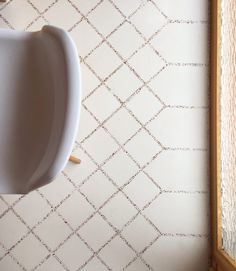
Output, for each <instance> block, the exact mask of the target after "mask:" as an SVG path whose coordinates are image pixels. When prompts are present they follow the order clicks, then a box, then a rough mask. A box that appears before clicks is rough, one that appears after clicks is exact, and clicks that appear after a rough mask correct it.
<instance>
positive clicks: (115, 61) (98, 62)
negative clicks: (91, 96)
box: [86, 43, 121, 79]
mask: <svg viewBox="0 0 236 271" xmlns="http://www.w3.org/2000/svg"><path fill="white" fill-rule="evenodd" d="M86 62H87V63H88V64H89V65H90V66H91V67H92V69H93V70H94V71H95V72H96V73H97V75H98V76H100V78H101V79H105V78H106V77H107V76H109V75H110V74H111V73H112V72H114V70H115V69H116V68H117V67H118V66H119V65H120V64H121V60H120V58H119V57H118V56H117V55H116V53H115V52H114V50H113V49H112V48H110V47H109V46H108V45H107V44H106V43H103V44H102V45H101V46H99V47H98V48H97V49H96V51H95V52H93V53H92V54H91V55H90V56H89V57H88V58H87V59H86Z"/></svg>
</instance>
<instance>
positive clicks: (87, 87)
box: [81, 62, 100, 98]
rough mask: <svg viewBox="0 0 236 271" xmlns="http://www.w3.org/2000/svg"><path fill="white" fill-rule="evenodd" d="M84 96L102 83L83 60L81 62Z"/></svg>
mask: <svg viewBox="0 0 236 271" xmlns="http://www.w3.org/2000/svg"><path fill="white" fill-rule="evenodd" d="M81 78H83V82H82V96H83V98H84V97H86V96H87V95H89V94H90V93H91V92H92V91H93V90H94V89H95V88H96V87H97V86H98V85H99V83H100V81H99V79H98V78H97V77H96V76H95V74H94V73H93V72H92V71H91V70H90V69H89V68H88V67H87V66H86V65H85V64H84V63H83V62H82V63H81Z"/></svg>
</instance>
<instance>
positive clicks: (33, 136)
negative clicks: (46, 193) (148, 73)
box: [0, 26, 80, 194]
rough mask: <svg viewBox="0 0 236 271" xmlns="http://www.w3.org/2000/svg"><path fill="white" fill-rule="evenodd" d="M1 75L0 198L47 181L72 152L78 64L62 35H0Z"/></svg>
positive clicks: (47, 30) (55, 31) (54, 31)
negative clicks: (2, 194)
mask: <svg viewBox="0 0 236 271" xmlns="http://www.w3.org/2000/svg"><path fill="white" fill-rule="evenodd" d="M0 71H1V72H0V82H1V85H0V193H15V194H16V193H27V192H29V191H31V190H32V189H35V188H38V187H40V186H42V185H45V184H47V183H49V182H50V181H52V180H53V178H54V177H55V176H56V175H57V174H58V173H59V172H60V171H61V170H62V169H63V168H64V166H65V164H66V162H67V161H68V158H69V155H70V153H71V151H72V144H73V142H74V139H75V134H76V128H77V123H78V119H79V108H80V106H79V104H80V70H79V58H78V56H77V50H76V47H75V45H74V43H73V41H72V39H71V38H70V37H69V35H68V34H67V33H66V31H64V30H62V29H59V28H56V27H52V26H45V27H43V28H42V30H41V31H38V32H32V33H30V32H23V31H16V30H5V29H0Z"/></svg>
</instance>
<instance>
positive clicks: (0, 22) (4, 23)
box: [0, 18, 10, 29]
mask: <svg viewBox="0 0 236 271" xmlns="http://www.w3.org/2000/svg"><path fill="white" fill-rule="evenodd" d="M0 27H1V28H6V29H9V28H10V27H9V26H8V25H7V23H6V22H5V21H4V20H3V18H0Z"/></svg>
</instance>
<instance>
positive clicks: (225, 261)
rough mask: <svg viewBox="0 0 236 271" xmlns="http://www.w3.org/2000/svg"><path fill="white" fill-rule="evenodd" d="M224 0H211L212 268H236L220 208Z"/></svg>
mask: <svg viewBox="0 0 236 271" xmlns="http://www.w3.org/2000/svg"><path fill="white" fill-rule="evenodd" d="M221 2H222V1H221V0H212V1H211V47H210V52H211V53H210V59H211V76H210V77H211V79H210V88H211V113H210V120H211V126H210V128H211V134H210V174H211V237H212V246H211V251H212V267H211V268H210V269H209V271H236V262H235V261H234V260H233V259H232V258H230V257H229V256H228V255H227V254H226V253H225V251H224V250H223V249H222V226H221V225H222V212H221V124H220V88H221V86H220V84H221V82H220V78H221V59H220V58H221V56H220V53H221V52H220V51H221Z"/></svg>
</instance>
